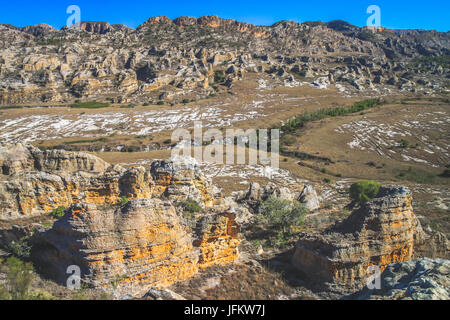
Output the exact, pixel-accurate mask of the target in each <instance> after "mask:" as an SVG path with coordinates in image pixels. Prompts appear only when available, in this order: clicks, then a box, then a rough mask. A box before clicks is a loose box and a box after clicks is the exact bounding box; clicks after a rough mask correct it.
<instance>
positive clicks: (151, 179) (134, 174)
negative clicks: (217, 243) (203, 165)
mask: <svg viewBox="0 0 450 320" xmlns="http://www.w3.org/2000/svg"><path fill="white" fill-rule="evenodd" d="M0 177H1V180H2V183H1V184H0V219H1V220H14V219H18V218H27V217H34V216H41V215H45V214H48V213H50V212H51V211H52V210H54V209H56V208H58V207H65V208H68V207H70V206H71V205H72V204H77V203H83V204H89V203H92V204H98V205H104V204H116V203H118V202H119V201H120V199H121V198H122V197H126V198H128V199H135V198H141V199H143V198H145V199H149V198H153V197H157V198H159V197H162V196H164V197H166V198H167V199H169V200H170V201H172V202H174V203H177V202H181V201H184V200H187V199H192V200H196V201H198V202H199V203H200V204H201V205H202V206H203V207H205V208H206V207H212V206H213V205H215V204H216V202H217V201H218V200H221V196H220V192H219V190H217V188H215V187H214V186H212V185H210V184H209V182H208V181H206V179H205V178H203V176H202V174H201V172H200V170H199V169H198V166H197V165H196V164H195V161H194V160H193V159H175V160H174V159H172V160H166V161H156V162H155V163H153V164H152V165H151V168H149V169H145V168H143V167H134V168H129V169H125V168H123V167H121V166H119V165H110V164H108V163H106V162H105V161H103V160H101V159H99V158H97V157H95V156H93V155H91V154H88V153H77V152H67V151H63V150H51V151H49V150H47V151H41V150H40V149H38V148H35V147H33V146H31V145H5V146H1V147H0Z"/></svg>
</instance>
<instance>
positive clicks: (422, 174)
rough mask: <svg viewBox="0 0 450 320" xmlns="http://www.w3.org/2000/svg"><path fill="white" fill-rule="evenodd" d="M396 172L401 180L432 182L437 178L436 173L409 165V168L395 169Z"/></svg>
mask: <svg viewBox="0 0 450 320" xmlns="http://www.w3.org/2000/svg"><path fill="white" fill-rule="evenodd" d="M394 173H395V174H397V177H398V178H399V179H401V180H406V181H412V182H416V183H422V184H432V183H434V182H435V180H436V175H435V174H434V173H431V172H428V171H425V170H422V169H417V168H414V169H413V168H412V167H409V168H408V170H398V169H394Z"/></svg>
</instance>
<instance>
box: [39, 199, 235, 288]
mask: <svg viewBox="0 0 450 320" xmlns="http://www.w3.org/2000/svg"><path fill="white" fill-rule="evenodd" d="M238 228H239V227H238V226H237V225H236V224H235V220H234V215H233V214H231V213H228V212H223V213H218V212H208V213H207V214H206V215H205V217H204V219H203V220H202V221H201V222H199V227H198V228H194V229H193V228H190V227H189V226H187V225H186V224H185V223H184V219H183V218H182V217H181V216H180V215H179V214H178V213H177V211H176V209H175V208H174V207H173V206H172V205H171V203H170V202H163V201H161V200H159V199H135V200H132V201H131V202H129V203H128V204H127V205H125V206H124V207H121V208H117V207H110V206H97V205H94V204H89V205H74V206H72V207H71V208H70V209H69V210H67V212H66V215H65V216H64V217H63V218H62V219H61V220H60V221H58V222H56V223H55V225H54V227H53V228H52V229H51V230H49V231H47V232H44V233H42V234H40V235H38V236H37V239H36V240H35V245H34V248H33V255H32V256H33V259H34V261H35V262H36V263H37V264H38V265H39V266H40V268H41V269H42V270H43V272H44V273H45V274H47V275H48V276H49V277H51V278H53V279H55V280H57V281H59V282H62V283H65V282H66V281H67V279H68V277H69V275H68V274H67V268H68V267H69V266H73V265H75V266H79V267H80V269H81V279H82V281H83V283H85V284H88V285H90V286H93V287H96V288H105V289H110V290H115V292H116V293H119V294H125V293H126V294H131V295H143V294H144V293H145V292H147V291H148V290H149V289H150V288H163V287H166V286H168V285H170V284H172V283H174V282H176V281H179V280H184V279H187V278H189V277H191V276H192V275H194V274H195V273H197V272H198V270H199V268H206V267H209V266H212V265H215V264H225V263H228V262H232V261H234V260H235V259H236V258H237V257H238V245H239V240H238V233H237V231H238Z"/></svg>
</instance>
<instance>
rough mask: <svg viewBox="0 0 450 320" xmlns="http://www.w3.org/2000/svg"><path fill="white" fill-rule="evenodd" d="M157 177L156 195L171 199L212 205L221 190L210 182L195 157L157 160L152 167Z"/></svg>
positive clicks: (154, 175)
mask: <svg viewBox="0 0 450 320" xmlns="http://www.w3.org/2000/svg"><path fill="white" fill-rule="evenodd" d="M151 173H152V176H153V177H154V179H155V185H156V187H155V195H157V196H161V195H164V196H165V197H166V198H168V199H169V200H171V201H174V202H177V201H182V200H186V199H191V200H195V201H197V202H199V203H201V204H204V205H205V206H206V207H211V206H212V205H213V204H214V203H215V200H216V197H219V196H220V195H219V191H218V190H217V189H216V188H215V187H214V186H211V185H209V184H208V182H207V181H206V179H205V178H204V177H203V175H202V173H201V171H200V169H199V166H198V164H197V161H196V160H195V159H194V158H186V157H176V158H172V159H169V160H164V161H155V162H154V163H153V164H152V167H151Z"/></svg>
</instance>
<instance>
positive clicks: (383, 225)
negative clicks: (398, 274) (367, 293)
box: [292, 186, 423, 290]
mask: <svg viewBox="0 0 450 320" xmlns="http://www.w3.org/2000/svg"><path fill="white" fill-rule="evenodd" d="M422 233H423V231H422V229H421V227H420V223H419V222H418V220H417V218H416V216H415V215H414V212H413V208H412V197H411V193H410V191H409V190H408V189H406V188H404V187H394V186H389V187H383V188H381V190H380V193H379V194H378V196H377V197H376V198H375V199H373V200H372V201H370V202H368V203H366V204H364V205H362V206H361V208H360V209H358V210H356V211H354V212H353V213H352V215H351V216H350V217H349V218H348V219H347V220H345V221H344V222H342V223H341V224H337V225H335V226H334V227H332V228H330V230H328V231H327V232H325V233H324V234H303V235H302V236H301V237H300V240H299V241H298V243H297V246H296V251H295V254H294V256H293V259H292V263H293V265H294V266H295V267H296V268H297V269H298V270H299V271H301V272H302V273H303V274H305V275H307V276H308V278H309V279H311V281H313V282H317V283H328V284H337V285H339V286H343V287H346V288H348V289H350V290H356V289H358V288H361V287H363V286H365V285H366V278H367V269H368V267H369V266H373V265H374V266H378V267H379V268H380V269H381V271H383V270H384V269H385V268H386V267H387V266H388V265H389V264H392V263H398V262H403V261H407V260H410V259H411V257H412V255H413V250H414V241H415V238H417V237H420V236H421V235H422Z"/></svg>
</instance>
